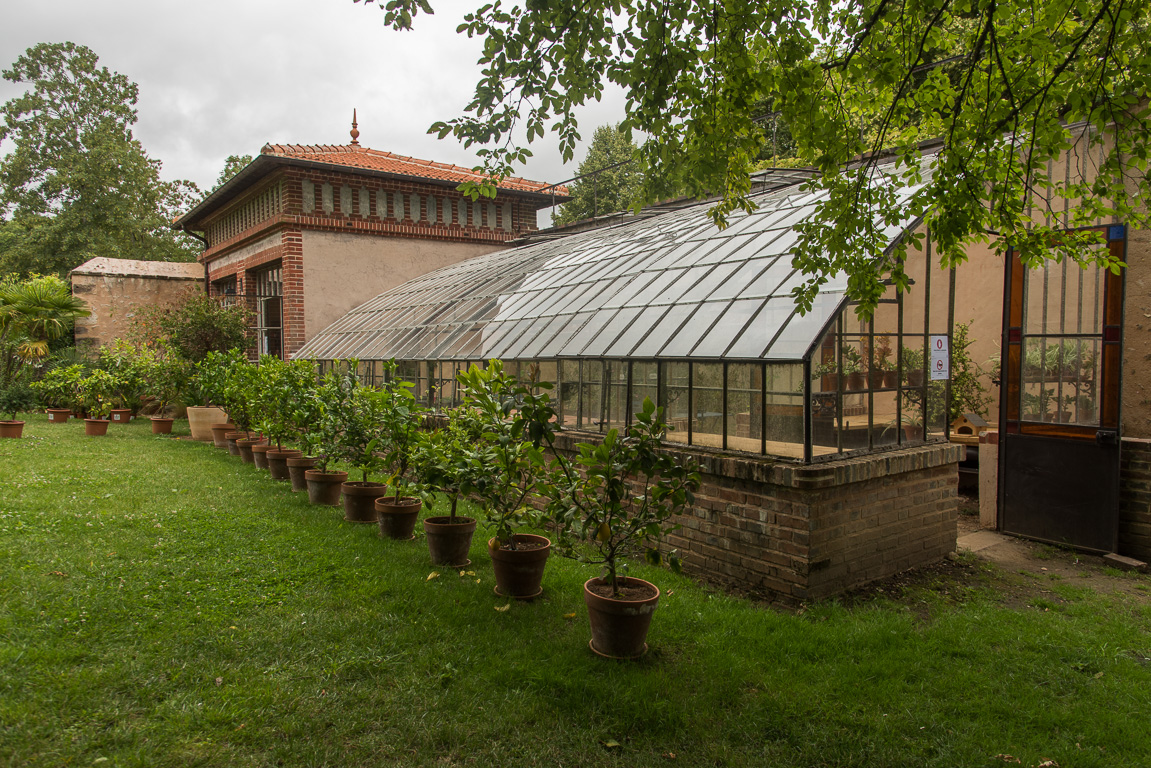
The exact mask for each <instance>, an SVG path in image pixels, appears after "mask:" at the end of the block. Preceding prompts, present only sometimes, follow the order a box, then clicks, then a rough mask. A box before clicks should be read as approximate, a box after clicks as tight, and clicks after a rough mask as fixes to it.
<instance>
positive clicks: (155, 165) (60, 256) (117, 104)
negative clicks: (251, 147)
mask: <svg viewBox="0 0 1151 768" xmlns="http://www.w3.org/2000/svg"><path fill="white" fill-rule="evenodd" d="M97 61H98V58H97V56H96V54H95V53H94V52H93V51H91V50H90V49H88V48H86V47H84V46H82V45H76V44H74V43H41V44H38V45H35V46H33V47H31V48H29V49H28V50H27V51H26V52H25V53H24V54H23V55H22V56H20V57H19V58H18V59H17V60H16V61H15V62H14V63H13V64H12V65H11V67H10V68H9V69H7V70H5V71H4V73H3V76H4V78H5V79H6V80H8V81H9V82H11V83H15V84H18V85H25V86H27V90H25V91H24V92H23V93H21V94H20V95H18V96H16V97H14V98H12V99H10V100H9V101H8V102H6V103H5V104H4V105H3V106H2V107H0V115H2V117H3V122H2V123H0V141H5V140H10V141H11V142H12V151H11V152H10V153H8V154H7V155H5V156H4V157H3V158H0V211H2V212H3V213H5V214H10V215H11V223H10V224H9V225H8V226H6V227H5V229H6V230H7V235H8V236H9V237H7V238H6V240H9V243H8V247H7V248H5V250H4V252H3V253H2V254H0V257H2V261H0V271H13V272H17V273H22V274H28V273H33V272H66V271H67V270H69V269H72V268H74V267H76V266H79V265H80V264H81V263H82V262H83V261H85V260H87V259H89V258H91V257H93V256H109V257H113V258H138V259H158V260H166V261H193V260H194V259H195V257H196V254H197V253H198V252H199V251H200V247H199V245H198V244H197V243H196V241H195V240H193V239H192V238H190V237H188V236H187V235H184V234H182V233H177V232H175V231H174V230H172V229H171V226H170V224H171V221H172V219H173V218H174V217H175V216H176V214H177V213H179V212H180V211H181V210H183V209H185V208H186V207H187V205H188V204H189V203H190V202H191V201H193V200H195V199H198V198H199V190H198V189H196V187H195V185H194V184H192V183H191V182H186V181H179V182H172V183H169V182H164V181H162V180H161V179H160V175H159V171H160V163H159V161H157V160H153V159H151V158H150V157H148V155H147V153H146V152H145V151H144V149H143V147H141V146H140V143H139V142H138V141H136V139H135V138H134V137H133V135H132V130H131V126H132V124H133V123H135V122H136V107H135V105H136V99H137V87H136V84H135V83H132V82H131V81H129V80H128V78H126V77H125V76H124V75H121V74H119V73H116V72H112V71H110V70H109V69H107V68H106V67H98V66H97ZM6 143H7V142H6Z"/></svg>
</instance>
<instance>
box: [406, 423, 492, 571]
mask: <svg viewBox="0 0 1151 768" xmlns="http://www.w3.org/2000/svg"><path fill="white" fill-rule="evenodd" d="M482 433H483V428H482V420H481V417H480V416H479V414H477V413H475V412H474V411H473V410H472V409H470V408H456V409H455V410H452V411H449V412H448V413H447V414H446V423H445V424H444V425H443V426H442V427H440V428H439V429H435V430H431V431H427V432H421V433H420V434H419V436H418V437H417V440H416V447H415V452H414V458H413V461H412V465H413V469H414V471H415V475H416V478H417V480H418V481H419V483H420V485H421V488H422V489H423V494H422V495H423V500H424V505H425V506H426V507H427V508H428V509H429V510H430V509H432V508H433V507H434V506H435V504H436V501H437V499H436V494H437V493H441V494H443V495H444V496H446V497H447V501H448V504H449V506H448V514H446V515H434V516H432V517H428V518H425V519H424V534H425V535H426V536H427V540H428V554H429V555H430V556H431V560H432V564H433V565H446V566H449V567H457V568H462V567H464V566H467V565H471V562H472V561H471V560H470V559H469V557H468V551H469V550H470V549H471V545H472V536H473V535H474V534H475V531H476V519H475V518H474V517H467V516H464V515H460V514H457V512H458V507H459V501H460V497H461V496H463V495H464V494H465V493H467V492H468V490H469V489H470V488H472V487H474V483H473V481H472V475H473V473H474V472H475V471H476V470H475V466H474V462H472V461H471V457H472V452H473V450H474V446H475V444H476V443H477V442H478V441H479V440H481V439H482V437H481V435H482Z"/></svg>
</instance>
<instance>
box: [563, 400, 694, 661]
mask: <svg viewBox="0 0 1151 768" xmlns="http://www.w3.org/2000/svg"><path fill="white" fill-rule="evenodd" d="M666 430H667V425H666V424H665V423H664V422H663V419H662V414H661V413H660V412H659V411H657V410H656V407H655V405H654V404H653V403H652V401H651V399H650V398H644V402H643V409H642V410H641V411H640V412H639V413H637V414H635V416H634V422H633V423H632V425H631V426H629V427H628V428H627V431H626V432H625V433H624V434H623V435H622V436H621V435H620V433H619V431H618V430H615V429H613V430H610V431H609V432H608V433H607V435H605V436H604V439H603V442H601V443H599V444H595V445H592V444H588V443H581V444H579V446H578V448H579V456H578V457H577V458H576V459H575V462H576V464H578V465H579V466H580V467H581V468H582V470H583V473H582V474H583V476H582V477H581V476H580V474H577V473H576V472H574V471H573V469H572V468H571V466H570V465H569V464H568V463H567V462H565V461H563V460H562V459H558V460H557V468H558V469H557V473H556V475H555V479H554V481H553V482H552V483H550V485H549V495H550V497H551V503H550V504H549V512H550V514H551V517H552V520H553V522H554V523H555V525H556V529H557V530H558V531H559V548H560V552H561V554H564V555H566V556H569V557H575V558H577V559H579V560H581V561H583V562H588V563H596V564H601V565H602V566H603V574H602V575H601V576H600V577H598V578H593V579H589V580H588V581H587V582H586V583H585V584H584V601H585V603H586V604H587V608H588V619H589V620H590V622H591V632H592V638H591V643H590V645H591V649H592V650H593V651H595V652H596V653H597V654H599V655H601V656H606V657H609V658H619V659H631V658H637V657H639V656H642V655H643V654H644V653H645V652H646V651H647V643H646V637H647V630H648V627H649V626H650V624H651V617H652V613H653V612H654V611H655V609H656V605H657V604H658V602H659V589H658V588H657V587H656V586H655V585H654V584H651V583H650V582H647V581H644V580H642V579H638V578H635V577H630V576H628V572H627V561H626V560H625V559H624V557H625V555H626V553H628V552H630V551H632V550H634V549H636V548H638V547H639V546H640V545H642V546H643V548H644V550H645V559H646V560H647V562H648V563H650V564H653V565H659V564H661V563H663V562H664V561H665V559H666V560H667V562H668V564H669V565H670V566H671V567H672V569H673V570H678V569H679V559H678V557H677V556H676V554H675V553H674V552H672V553H670V555H668V556H666V558H665V555H664V553H663V552H662V551H661V543H662V537H663V535H664V533H665V532H666V531H667V530H669V529H671V528H674V526H672V525H671V521H672V518H673V517H674V516H675V515H677V514H680V513H682V512H683V511H684V510H685V509H686V508H687V507H688V506H690V505H691V504H693V503H694V502H695V497H694V492H695V490H696V489H697V488H698V487H699V482H700V478H699V474H698V473H697V472H695V471H694V470H693V469H691V468H688V467H685V466H682V465H680V464H679V463H677V462H676V460H675V459H674V458H672V457H671V456H669V455H667V454H666V453H664V452H662V451H661V443H662V440H663V437H664V435H665V433H666ZM557 458H558V454H557ZM577 544H590V550H589V549H587V548H584V547H582V546H577Z"/></svg>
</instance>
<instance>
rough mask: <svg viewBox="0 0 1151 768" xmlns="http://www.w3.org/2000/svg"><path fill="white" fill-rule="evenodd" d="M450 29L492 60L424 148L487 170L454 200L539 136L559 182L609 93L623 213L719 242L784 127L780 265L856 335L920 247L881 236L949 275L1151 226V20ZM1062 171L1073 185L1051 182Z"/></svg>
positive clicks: (844, 20)
mask: <svg viewBox="0 0 1151 768" xmlns="http://www.w3.org/2000/svg"><path fill="white" fill-rule="evenodd" d="M406 6H407V7H410V6H411V3H407V4H406ZM459 29H460V31H461V32H462V33H464V34H467V35H468V36H479V37H482V38H484V52H483V55H482V57H481V59H480V62H479V63H480V64H481V66H482V74H481V76H480V80H479V82H478V83H477V84H476V88H475V92H474V98H473V99H472V101H471V103H469V104H468V105H467V107H466V110H465V114H464V115H462V116H460V117H457V118H455V119H452V120H447V121H439V122H437V123H435V124H434V125H433V126H432V130H433V131H434V132H435V133H436V134H437V135H439V136H440V137H441V138H445V137H447V136H448V135H452V136H454V137H455V138H456V139H458V140H459V141H461V142H462V143H463V144H464V146H466V147H470V146H472V145H477V146H479V147H480V148H481V149H480V150H479V152H478V153H477V154H478V155H479V156H480V157H481V159H482V163H483V164H482V166H481V167H480V168H479V169H478V170H479V171H480V172H481V173H483V174H485V176H486V178H487V181H486V182H484V183H482V184H476V185H470V186H467V187H466V188H465V191H466V192H467V193H468V194H472V195H480V194H486V193H487V191H493V190H494V187H492V186H491V184H492V183H493V182H494V181H495V180H498V179H501V178H504V177H506V176H509V175H511V174H513V173H514V172H515V170H516V166H517V165H519V164H522V162H523V160H524V158H525V157H526V153H525V149H526V145H530V144H531V143H533V142H535V141H540V140H544V138H545V136H546V135H547V134H551V139H550V140H551V141H552V142H553V143H554V144H555V145H556V149H558V150H559V152H560V154H561V155H562V156H563V157H564V158H565V160H570V159H571V158H572V154H573V151H574V147H575V144H576V142H578V141H579V138H580V134H579V130H578V120H577V118H576V112H577V110H578V109H579V108H580V107H582V106H584V105H586V104H588V103H589V102H591V101H596V100H599V99H600V98H601V96H602V94H603V91H604V87H605V85H606V84H607V83H614V84H616V85H618V86H619V87H620V88H622V89H623V91H624V93H625V95H626V99H627V101H626V106H625V116H624V119H623V121H622V122H621V123H620V124H619V126H618V129H619V131H620V133H622V134H626V135H631V134H632V133H639V134H640V135H642V136H644V137H645V139H644V141H643V143H642V145H641V146H640V147H639V149H638V151H637V152H636V153H635V154H636V155H637V161H636V163H635V164H634V166H633V167H634V168H635V169H636V170H637V171H638V172H639V173H641V174H642V177H643V183H642V185H640V186H639V187H638V191H637V192H636V194H634V196H633V195H627V197H628V198H629V199H630V200H631V202H633V203H634V204H635V205H637V206H638V205H642V204H647V203H652V202H655V201H658V200H663V199H668V198H673V197H678V196H683V195H687V196H693V197H697V198H708V197H711V196H715V197H716V202H715V204H714V205H713V207H712V208H711V211H710V213H711V215H712V217H713V219H714V220H715V223H716V224H717V225H718V226H725V225H726V223H727V220H728V217H729V216H730V215H731V214H733V213H735V212H737V211H741V210H744V211H746V210H750V208H751V207H752V204H751V202H750V200H749V195H750V194H751V191H752V187H751V183H750V180H749V173H750V172H752V171H755V170H759V169H760V167H761V166H762V165H763V164H764V163H765V162H772V161H770V160H769V158H773V157H774V156H776V155H777V154H778V153H777V152H776V151H775V150H776V148H777V147H776V142H777V139H778V138H779V136H778V133H779V131H778V130H777V129H778V128H779V127H780V126H783V127H784V128H785V129H786V133H787V134H788V139H787V141H788V145H789V146H788V149H789V153H790V152H791V151H792V150H793V151H794V158H793V162H797V163H799V164H801V165H805V166H809V167H811V168H812V169H814V170H815V171H816V173H817V175H816V176H815V178H814V179H813V180H812V181H811V182H810V188H811V191H813V192H817V193H822V195H823V200H822V202H821V204H820V207H819V210H818V213H817V215H816V217H815V219H814V220H813V221H811V222H810V223H809V224H808V225H807V226H805V227H804V228H803V229H802V232H801V238H800V241H799V243H798V245H797V247H796V250H795V254H794V256H795V266H796V267H798V268H799V269H800V270H801V271H802V272H803V274H804V275H805V277H806V280H807V282H806V284H804V285H802V286H800V287H799V288H797V289H796V291H795V294H794V296H795V299H796V301H797V303H798V304H799V305H800V307H802V308H804V309H807V308H810V306H811V301H812V297H813V296H814V294H815V292H816V291H817V290H818V287H819V286H820V285H822V284H823V283H824V282H826V280H827V279H828V278H829V277H831V276H833V275H836V274H838V273H843V272H845V273H847V274H848V275H849V285H848V288H849V292H850V293H851V295H852V297H853V298H855V299H856V300H858V301H859V302H860V303H859V312H860V313H861V314H862V315H867V314H869V313H870V311H871V310H872V309H873V308H874V306H875V303H876V301H877V299H878V296H879V295H880V293H881V286H882V285H883V283H884V281H886V280H891V281H892V282H894V283H895V284H896V285H897V286H900V287H901V288H908V287H909V286H910V283H909V281H908V279H907V275H906V274H905V272H904V268H903V265H904V263H905V261H906V258H907V255H908V248H916V247H921V246H922V243H921V242H916V241H915V240H912V239H904V240H903V241H901V242H899V243H897V244H896V245H895V247H894V248H892V249H890V250H888V244H889V242H890V238H889V237H887V236H885V235H884V233H885V230H887V229H888V228H890V227H896V226H899V225H915V224H916V223H917V222H922V225H923V228H930V230H931V231H932V233H933V237H934V244H935V250H934V253H935V254H937V255H938V257H939V259H940V261H941V262H942V263H943V264H944V265H945V266H947V265H953V264H956V263H958V262H960V261H961V260H962V259H963V258H964V254H965V252H966V248H967V247H968V246H970V245H972V244H977V243H981V242H984V241H985V240H987V239H988V235H989V234H990V233H995V234H996V235H997V237H996V238H995V240H994V247H995V248H996V249H997V250H999V251H1001V252H1002V251H1004V250H1005V249H1007V248H1009V247H1010V248H1015V249H1016V250H1017V251H1018V250H1020V249H1023V248H1031V250H1032V252H1037V253H1043V254H1045V253H1047V251H1046V250H1044V249H1039V250H1036V249H1035V248H1034V245H1035V244H1036V243H1042V242H1051V241H1052V238H1051V237H1050V235H1052V234H1053V233H1054V232H1056V231H1060V230H1067V229H1074V228H1076V227H1080V226H1085V225H1087V224H1090V223H1093V222H1095V221H1097V220H1103V221H1111V220H1113V219H1114V220H1118V221H1122V222H1124V223H1126V224H1128V225H1129V226H1132V227H1146V226H1148V225H1149V224H1151V212H1149V210H1148V208H1147V207H1146V205H1144V204H1143V201H1145V200H1146V199H1147V197H1148V196H1149V194H1151V175H1149V174H1148V161H1149V158H1151V110H1149V107H1148V94H1151V53H1149V52H1148V51H1149V48H1148V46H1147V43H1146V41H1147V38H1148V32H1149V30H1151V7H1149V6H1147V4H1140V5H1132V4H1123V5H1120V6H1118V7H1116V6H1115V5H1114V4H1113V3H1110V2H1102V0H1051V2H1046V3H1043V4H1041V5H1037V4H1035V3H1034V2H1032V0H997V1H996V2H986V0H971V1H967V2H959V3H940V2H923V3H912V4H906V3H874V2H860V1H858V0H857V1H856V2H847V3H831V2H828V1H827V0H791V2H782V3H761V2H752V1H751V0H729V1H728V2H725V3H720V4H716V3H711V2H708V3H705V2H700V1H699V0H673V2H666V3H650V2H644V1H643V0H593V1H592V2H589V3H582V4H580V5H579V6H578V7H577V6H572V5H571V4H567V3H555V2H546V1H545V0H541V1H540V2H532V3H529V4H528V5H527V7H526V8H520V7H513V8H511V9H504V8H503V7H502V6H501V5H500V4H498V3H496V4H490V5H484V6H482V7H480V8H479V9H478V10H477V11H476V12H474V13H472V14H469V15H468V16H467V17H466V18H465V21H464V23H463V24H462V25H461V26H460V28H459ZM765 105H770V112H769V113H767V114H765V112H764V109H765ZM520 136H523V137H526V139H525V140H521V139H519V137H520ZM925 142H930V144H925ZM594 148H595V144H594V142H593V149H594ZM1068 151H1070V152H1072V153H1073V155H1074V157H1073V158H1072V160H1073V166H1074V169H1075V173H1074V174H1073V175H1072V178H1070V179H1065V178H1063V177H1062V175H1061V174H1054V175H1049V172H1048V165H1049V164H1050V163H1053V162H1055V161H1058V160H1059V159H1060V158H1061V157H1062V155H1063V153H1065V152H1068ZM928 157H930V162H924V161H925V158H928ZM1087 158H1091V160H1090V162H1086V159H1087ZM1096 158H1097V159H1096ZM1077 159H1083V160H1084V161H1083V162H1079V161H1078V160H1077ZM588 163H589V164H591V163H592V161H591V159H590V153H589V161H588ZM594 164H595V165H600V163H599V162H598V161H596V162H595V163H594ZM581 170H582V169H581ZM1080 171H1083V176H1082V178H1079V177H1078V174H1079V172H1080ZM604 181H605V184H606V183H607V177H605V178H604ZM581 186H583V185H582V184H581ZM573 190H576V188H575V187H573ZM581 195H582V193H581ZM580 205H581V206H582V207H581V209H580V211H579V212H577V213H573V214H572V217H573V218H576V217H579V216H583V215H588V213H587V206H586V205H584V203H583V202H581V203H580ZM616 205H618V203H613V204H612V207H615V206H616ZM1065 206H1066V210H1065ZM593 208H594V209H595V210H597V211H598V210H599V208H598V206H593ZM560 221H567V219H566V218H561V219H560ZM1068 248H1071V246H1068ZM1075 253H1076V258H1077V259H1080V260H1084V259H1086V260H1096V261H1098V262H1099V263H1101V264H1102V265H1103V266H1105V267H1107V268H1111V269H1115V268H1118V265H1117V264H1115V263H1113V262H1111V261H1109V260H1108V257H1107V256H1106V254H1105V252H1094V253H1092V252H1089V251H1087V250H1085V249H1083V248H1081V247H1078V248H1076V249H1075Z"/></svg>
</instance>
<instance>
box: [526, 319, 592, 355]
mask: <svg viewBox="0 0 1151 768" xmlns="http://www.w3.org/2000/svg"><path fill="white" fill-rule="evenodd" d="M593 314H595V313H594V312H580V313H579V314H578V315H563V316H562V317H564V318H566V319H567V323H566V324H564V325H562V326H557V328H558V330H557V331H556V333H555V336H553V337H552V338H550V339H548V340H546V341H545V342H544V344H543V346H542V347H540V349H539V351H538V352H537V353H536V355H535V357H542V358H546V357H560V350H562V349H563V348H564V347H565V346H566V345H567V343H568V342H569V341H571V337H572V336H575V335H576V333H578V332H579V330H580V328H583V326H584V323H586V322H587V321H588V320H590V319H591V317H592V315H593Z"/></svg>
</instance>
